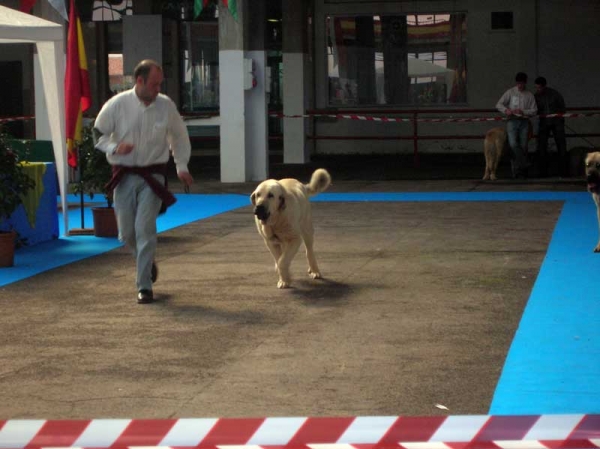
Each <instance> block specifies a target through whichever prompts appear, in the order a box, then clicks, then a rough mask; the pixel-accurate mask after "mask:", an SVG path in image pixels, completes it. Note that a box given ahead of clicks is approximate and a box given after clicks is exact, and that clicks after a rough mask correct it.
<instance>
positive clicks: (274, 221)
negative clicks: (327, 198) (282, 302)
mask: <svg viewBox="0 0 600 449" xmlns="http://www.w3.org/2000/svg"><path fill="white" fill-rule="evenodd" d="M330 184H331V176H330V175H329V173H328V172H327V170H324V169H322V168H319V169H317V170H315V172H314V173H313V174H312V177H311V179H310V182H309V183H308V184H302V183H301V182H300V181H298V180H296V179H291V178H287V179H280V180H275V179H267V180H266V181H263V182H261V183H260V184H259V185H258V187H257V188H256V190H255V191H254V192H253V193H252V195H250V201H252V204H253V205H254V220H255V222H256V228H257V229H258V233H259V234H260V235H261V236H262V238H263V239H264V241H265V244H266V245H267V248H269V251H270V252H271V255H272V256H273V259H275V269H276V270H277V273H278V274H279V281H278V282H277V287H278V288H288V287H289V286H290V265H291V263H292V259H293V258H294V256H295V255H296V253H297V252H298V248H300V244H301V243H302V242H304V246H305V247H306V259H307V260H308V274H309V276H310V277H311V278H313V279H317V278H320V277H321V272H320V271H319V266H318V265H317V260H316V259H315V254H314V251H313V235H314V230H313V223H312V215H311V208H310V201H309V198H310V197H311V196H314V195H316V194H317V193H320V192H323V191H324V190H326V189H327V188H328V187H329V186H330Z"/></svg>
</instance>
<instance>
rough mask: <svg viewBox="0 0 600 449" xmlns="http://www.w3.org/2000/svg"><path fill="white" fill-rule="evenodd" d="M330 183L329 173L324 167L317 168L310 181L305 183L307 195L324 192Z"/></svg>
mask: <svg viewBox="0 0 600 449" xmlns="http://www.w3.org/2000/svg"><path fill="white" fill-rule="evenodd" d="M330 185H331V175H330V174H329V172H328V171H327V170H325V169H324V168H318V169H316V170H315V171H314V173H313V174H312V176H311V177H310V182H309V183H308V184H307V185H306V188H307V190H308V195H309V196H313V195H316V194H317V193H321V192H324V191H325V190H327V188H328V187H329V186H330Z"/></svg>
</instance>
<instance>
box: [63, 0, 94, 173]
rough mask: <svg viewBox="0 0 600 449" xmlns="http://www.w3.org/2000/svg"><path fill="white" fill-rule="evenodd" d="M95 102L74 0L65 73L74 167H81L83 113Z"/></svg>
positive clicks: (71, 4) (67, 112)
mask: <svg viewBox="0 0 600 449" xmlns="http://www.w3.org/2000/svg"><path fill="white" fill-rule="evenodd" d="M91 104H92V96H91V94H90V77H89V73H88V67H87V59H86V57H85V47H84V45H83V34H82V31H81V21H80V20H79V15H78V14H77V11H76V9H75V0H71V3H70V7H69V31H68V37H67V67H66V73H65V121H66V128H67V129H66V132H67V152H68V160H69V165H70V166H71V167H77V143H78V142H81V128H82V123H81V122H82V113H83V112H84V111H86V110H87V109H88V108H89V107H90V105H91Z"/></svg>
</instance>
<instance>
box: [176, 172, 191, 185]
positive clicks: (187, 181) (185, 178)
mask: <svg viewBox="0 0 600 449" xmlns="http://www.w3.org/2000/svg"><path fill="white" fill-rule="evenodd" d="M177 177H178V178H179V180H180V181H181V182H182V183H183V185H184V186H186V187H189V186H190V185H192V184H193V183H194V178H193V177H192V175H190V174H189V173H188V172H186V171H182V172H178V173H177Z"/></svg>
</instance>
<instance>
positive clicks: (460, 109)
mask: <svg viewBox="0 0 600 449" xmlns="http://www.w3.org/2000/svg"><path fill="white" fill-rule="evenodd" d="M201 3H203V9H202V11H201V12H200V13H199V14H197V12H198V11H194V2H193V0H179V1H158V0H119V1H110V0H78V1H77V8H78V11H79V14H80V17H81V20H82V22H83V28H84V35H85V45H86V51H87V58H88V66H89V71H90V78H91V82H92V92H93V105H92V108H91V109H90V111H88V114H89V115H90V117H93V116H94V114H95V113H97V111H98V110H99V108H100V107H101V105H102V104H103V102H104V101H106V99H107V98H109V97H110V96H111V95H113V94H114V93H115V92H118V91H120V90H123V89H126V88H128V87H130V86H131V85H132V79H131V72H132V69H133V67H134V66H135V64H136V63H137V62H138V61H139V60H140V59H144V58H149V57H150V58H153V59H156V60H158V61H159V62H161V64H162V65H163V67H164V72H165V83H164V89H163V90H164V92H165V93H166V94H167V95H169V96H170V97H171V98H172V99H173V100H174V101H175V102H176V104H177V105H178V107H179V110H180V112H181V113H182V114H183V115H184V116H188V117H190V116H191V117H194V120H190V121H189V122H188V123H189V129H190V134H191V136H192V140H193V143H194V149H195V150H194V151H195V153H196V154H201V153H202V151H204V150H206V149H213V150H216V151H218V152H219V154H220V157H221V178H222V180H223V181H226V182H238V181H247V180H260V179H264V178H265V177H267V176H268V154H269V149H271V151H272V150H273V149H277V150H281V151H282V152H283V158H284V162H286V163H305V162H307V161H309V160H310V157H311V155H314V154H320V153H322V154H325V153H326V154H330V153H335V154H345V153H410V152H413V151H415V148H416V146H415V140H414V136H415V135H417V134H418V136H421V137H422V139H420V140H418V151H420V152H432V153H435V152H450V151H468V152H480V151H481V148H480V147H481V142H480V141H479V140H477V139H468V138H464V139H461V138H457V137H456V136H462V135H464V136H477V135H481V136H482V135H483V134H484V133H485V131H486V130H487V129H488V128H490V127H492V126H497V125H498V124H497V123H490V122H485V121H477V120H466V121H462V122H456V121H449V120H445V119H450V118H467V119H468V118H493V117H497V116H498V114H497V113H495V112H494V105H495V104H496V102H497V100H498V98H499V97H500V96H501V95H502V93H503V92H504V91H505V90H506V89H508V88H509V87H511V86H513V85H514V76H515V74H516V73H517V72H519V71H523V72H526V73H527V74H528V75H529V84H528V88H529V89H530V90H533V80H534V79H535V77H537V76H540V75H542V76H544V77H546V78H547V80H548V83H549V86H551V87H554V88H555V89H557V90H559V91H560V92H561V93H562V94H563V96H564V98H565V100H566V102H567V107H568V108H594V107H600V91H599V89H598V88H597V83H596V76H597V75H596V74H597V73H598V69H600V62H599V61H598V58H597V57H596V56H595V50H594V49H595V48H598V46H599V45H600V31H598V27H597V23H598V22H599V21H600V4H599V3H598V2H597V1H596V0H578V1H575V2H574V1H565V0H505V1H497V0H452V1H449V0H430V1H406V0H400V1H391V0H379V1H374V0H372V1H370V0H362V1H356V0H264V1H262V2H256V1H249V0H236V1H232V0H229V2H228V6H226V5H225V4H223V0H218V1H217V0H209V1H205V2H201ZM0 4H2V5H4V6H9V7H12V8H15V9H18V8H19V4H20V2H19V0H0ZM32 12H33V14H35V15H38V16H40V17H44V18H46V19H49V20H52V21H54V22H57V23H64V20H63V18H62V17H61V16H60V15H59V14H58V13H57V12H56V11H55V10H54V8H53V7H52V6H50V4H49V3H48V1H47V0H37V2H36V4H35V6H34V7H33V10H32ZM65 30H66V25H65ZM5 47H9V48H8V49H5V48H3V51H2V53H1V54H0V65H1V66H2V69H3V70H1V71H0V73H1V75H0V77H1V78H2V80H3V82H2V85H1V86H0V116H11V115H12V116H28V115H37V114H36V110H37V109H39V105H35V104H34V100H33V98H34V97H33V95H32V92H33V90H34V89H35V76H34V75H35V73H34V72H35V68H34V67H33V66H32V63H31V62H30V59H31V58H30V56H31V53H32V52H33V51H34V50H33V48H32V46H30V45H28V44H19V45H9V46H5ZM588 49H591V53H589V52H588V51H587V50H588ZM334 114H342V115H343V117H339V116H338V117H333V116H332V115H334ZM350 117H351V118H350ZM371 117H377V118H382V117H383V119H379V120H366V119H367V118H371ZM416 118H418V119H420V120H421V121H419V122H418V133H417V132H416V129H415V122H414V121H413V120H414V119H416ZM440 119H442V120H441V121H440ZM599 125H600V120H598V118H597V117H596V116H594V115H592V114H588V116H586V117H581V118H573V119H568V121H567V131H568V133H570V134H571V137H570V138H569V142H568V146H569V147H572V146H581V145H588V144H589V145H591V144H594V145H596V146H600V140H598V139H597V138H596V137H594V136H592V135H593V134H594V133H595V132H597V130H598V128H599ZM14 132H15V133H17V134H19V133H20V134H22V135H23V136H24V137H30V136H31V135H32V133H34V132H35V129H34V127H33V125H32V124H31V123H28V122H23V123H20V124H15V125H14ZM578 136H588V137H587V138H585V139H583V138H579V137H578ZM437 137H439V138H437Z"/></svg>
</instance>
